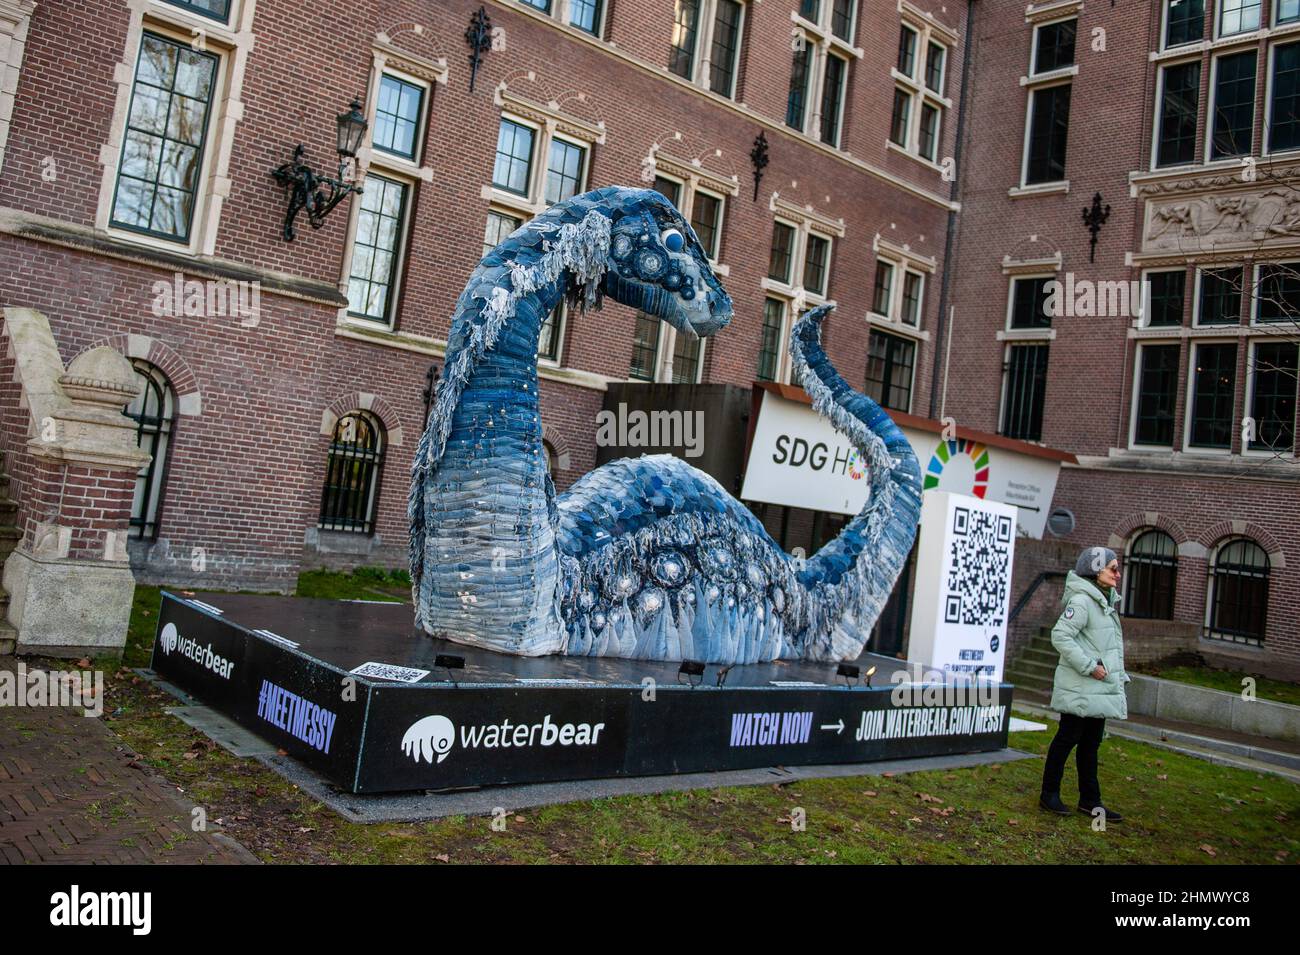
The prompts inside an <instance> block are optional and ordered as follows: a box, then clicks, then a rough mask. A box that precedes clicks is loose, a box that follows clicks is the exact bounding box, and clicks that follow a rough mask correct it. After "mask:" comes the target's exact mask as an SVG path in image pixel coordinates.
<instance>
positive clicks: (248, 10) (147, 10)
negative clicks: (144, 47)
mask: <svg viewBox="0 0 1300 955" xmlns="http://www.w3.org/2000/svg"><path fill="white" fill-rule="evenodd" d="M255 6H256V0H232V4H231V9H230V18H229V21H228V22H229V23H230V24H234V26H226V25H223V24H222V23H221V22H220V21H217V20H214V19H212V18H211V17H206V16H203V15H201V14H198V13H195V12H193V11H191V10H187V9H185V8H184V7H177V6H173V5H172V4H169V3H163V2H162V0H132V2H131V4H130V7H129V9H130V19H129V22H128V26H127V31H126V40H125V45H124V49H123V58H122V60H121V61H120V62H119V63H118V64H117V65H116V67H115V68H114V71H113V80H114V83H115V84H116V85H117V96H116V101H115V103H114V108H113V119H112V123H111V124H110V127H109V137H108V141H107V142H105V143H104V144H103V145H102V146H101V147H100V151H99V156H100V164H101V165H102V166H103V173H102V177H101V179H100V188H99V196H98V201H97V205H96V210H95V228H96V229H97V230H98V231H100V232H102V233H104V234H107V235H110V236H112V237H113V238H114V239H120V240H122V241H124V242H129V243H131V244H133V245H138V246H143V247H147V248H151V249H155V250H161V251H166V252H169V253H172V254H180V255H185V256H199V255H215V254H216V248H217V232H218V228H219V226H220V222H221V210H222V207H223V205H224V203H225V198H226V196H227V195H229V193H230V189H231V179H230V159H231V153H232V150H233V147H234V139H235V127H236V125H237V124H238V122H239V120H240V119H241V118H242V116H243V111H244V109H243V103H242V101H241V100H240V95H241V92H242V89H243V78H244V71H245V66H246V64H247V60H248V53H249V51H250V50H251V49H252V46H253V31H252V20H253V12H254V8H255ZM145 33H154V34H157V35H159V36H162V37H166V38H167V39H170V40H172V41H175V42H179V43H181V44H182V45H187V46H192V47H194V48H195V49H200V50H202V51H203V52H207V53H211V54H213V55H215V56H216V57H217V59H218V63H217V73H216V77H215V79H214V81H213V89H212V99H211V105H210V107H209V113H208V120H207V121H208V128H207V130H206V131H205V135H204V140H203V162H202V164H201V166H200V169H199V175H198V188H196V189H195V191H194V215H193V219H192V220H191V223H190V235H189V239H188V241H186V242H177V241H173V240H170V239H164V238H161V237H159V236H153V235H145V234H143V233H141V232H137V231H134V230H131V229H126V228H122V227H120V226H116V225H113V206H114V202H115V201H116V197H117V182H118V173H119V171H120V169H121V163H122V148H123V142H124V140H125V139H126V125H127V121H128V119H129V114H130V110H131V100H132V96H133V94H134V92H135V78H136V70H137V68H138V66H139V59H140V49H141V42H142V40H143V37H144V34H145ZM285 158H286V159H287V158H288V148H287V147H286V154H285Z"/></svg>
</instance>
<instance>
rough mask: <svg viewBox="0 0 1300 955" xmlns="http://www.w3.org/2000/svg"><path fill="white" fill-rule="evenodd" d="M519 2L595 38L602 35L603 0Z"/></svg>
mask: <svg viewBox="0 0 1300 955" xmlns="http://www.w3.org/2000/svg"><path fill="white" fill-rule="evenodd" d="M519 2H520V3H521V4H523V5H524V6H526V7H529V8H531V9H533V10H536V11H538V12H539V13H544V14H546V15H547V16H550V17H554V18H555V19H557V20H559V21H560V22H561V23H567V24H568V25H569V26H571V27H575V28H577V29H579V30H582V31H583V32H584V33H590V34H592V35H593V36H597V37H599V36H603V35H604V32H605V2H604V0H519Z"/></svg>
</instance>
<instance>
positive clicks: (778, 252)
mask: <svg viewBox="0 0 1300 955" xmlns="http://www.w3.org/2000/svg"><path fill="white" fill-rule="evenodd" d="M797 232H798V230H797V229H795V227H794V226H792V225H787V224H786V223H784V222H780V221H777V222H774V223H773V224H772V251H771V254H770V255H769V256H768V260H767V277H768V278H771V279H776V280H777V281H778V282H786V283H790V284H792V281H793V276H792V275H791V274H790V269H791V266H792V265H793V264H794V243H795V237H796V234H797Z"/></svg>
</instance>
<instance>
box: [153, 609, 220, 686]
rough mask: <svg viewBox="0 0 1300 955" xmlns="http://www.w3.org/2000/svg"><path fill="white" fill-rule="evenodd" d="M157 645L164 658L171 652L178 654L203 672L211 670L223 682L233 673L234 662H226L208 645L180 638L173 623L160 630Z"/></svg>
mask: <svg viewBox="0 0 1300 955" xmlns="http://www.w3.org/2000/svg"><path fill="white" fill-rule="evenodd" d="M158 643H159V645H160V646H161V647H162V651H163V655H164V656H171V654H172V652H173V651H176V652H179V653H180V655H181V656H183V657H186V658H188V659H190V660H193V661H194V662H195V663H197V664H198V665H199V666H201V667H203V668H204V669H205V670H211V671H212V672H213V673H215V674H216V675H217V676H219V677H221V678H222V679H223V680H229V679H230V675H231V674H232V673H234V672H235V661H234V660H227V659H226V658H225V657H223V656H222V655H221V654H219V653H216V652H215V651H213V649H212V644H210V643H209V644H208V645H207V646H200V645H199V644H198V642H197V641H196V640H195V639H194V638H193V637H182V636H181V635H180V631H178V630H177V629H176V624H174V623H169V624H167V625H166V626H165V627H163V628H162V633H160V634H158Z"/></svg>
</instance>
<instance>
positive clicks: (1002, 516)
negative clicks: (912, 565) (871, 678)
mask: <svg viewBox="0 0 1300 955" xmlns="http://www.w3.org/2000/svg"><path fill="white" fill-rule="evenodd" d="M920 535H921V543H920V546H919V548H918V550H917V554H916V586H915V588H914V590H913V599H912V624H911V635H910V637H909V641H908V649H907V660H908V662H909V663H911V664H919V665H920V666H921V667H923V668H924V669H925V670H926V671H927V675H929V676H930V677H931V678H933V679H937V678H938V676H939V674H942V676H943V679H944V682H947V683H953V682H965V681H966V680H968V679H971V678H975V677H978V678H981V679H992V680H996V681H1001V679H1002V662H1003V656H1004V654H1005V653H1006V646H1007V615H1008V614H1009V613H1010V604H1011V561H1012V556H1013V554H1014V551H1015V542H1016V507H1015V506H1014V505H1011V504H1002V503H1000V502H998V501H986V500H983V499H982V498H978V497H969V496H967V495H965V494H953V493H952V492H950V491H926V492H925V495H924V496H923V498H922V501H921V532H920ZM935 671H937V672H935Z"/></svg>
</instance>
